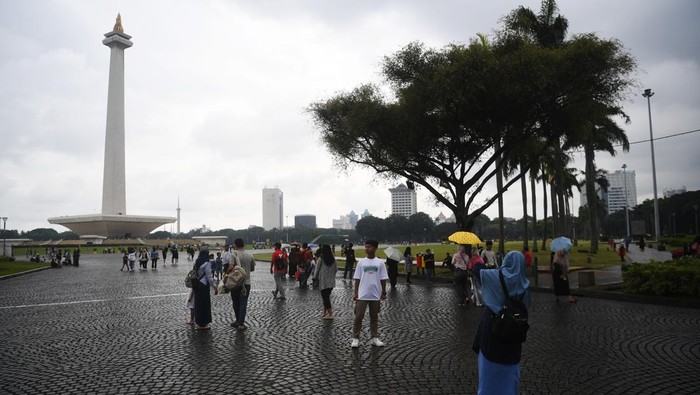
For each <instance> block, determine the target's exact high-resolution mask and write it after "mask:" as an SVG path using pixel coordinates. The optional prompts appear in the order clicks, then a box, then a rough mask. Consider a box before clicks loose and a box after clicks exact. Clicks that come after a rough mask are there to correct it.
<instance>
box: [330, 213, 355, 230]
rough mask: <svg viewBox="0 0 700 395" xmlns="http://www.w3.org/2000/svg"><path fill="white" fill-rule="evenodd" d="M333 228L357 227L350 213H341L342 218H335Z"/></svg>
mask: <svg viewBox="0 0 700 395" xmlns="http://www.w3.org/2000/svg"><path fill="white" fill-rule="evenodd" d="M333 229H355V227H354V226H352V224H351V223H350V216H349V215H341V216H340V218H338V219H334V220H333Z"/></svg>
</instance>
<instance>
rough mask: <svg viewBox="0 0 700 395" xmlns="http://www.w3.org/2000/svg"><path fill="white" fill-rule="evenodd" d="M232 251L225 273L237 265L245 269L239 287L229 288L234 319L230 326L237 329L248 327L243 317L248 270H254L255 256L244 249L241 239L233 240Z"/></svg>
mask: <svg viewBox="0 0 700 395" xmlns="http://www.w3.org/2000/svg"><path fill="white" fill-rule="evenodd" d="M233 246H234V251H233V253H232V260H231V264H230V265H229V266H228V269H227V271H226V274H229V273H230V272H232V271H233V269H234V268H235V267H236V266H237V265H241V267H242V268H243V269H244V270H245V273H246V275H245V281H244V282H243V286H242V287H240V288H234V289H232V290H231V303H232V304H233V314H234V316H235V317H236V320H235V321H234V322H233V323H231V326H232V327H233V328H235V329H237V330H239V331H244V330H246V329H248V327H247V326H246V325H245V317H246V314H247V312H248V298H249V297H250V272H252V271H253V270H254V267H255V258H253V256H252V255H251V254H250V253H249V252H246V251H245V243H244V242H243V239H236V240H234V241H233Z"/></svg>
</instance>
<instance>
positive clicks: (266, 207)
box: [262, 188, 284, 230]
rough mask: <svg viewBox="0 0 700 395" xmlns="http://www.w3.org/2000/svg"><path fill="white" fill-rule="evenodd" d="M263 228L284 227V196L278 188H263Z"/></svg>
mask: <svg viewBox="0 0 700 395" xmlns="http://www.w3.org/2000/svg"><path fill="white" fill-rule="evenodd" d="M262 200H263V228H265V230H271V229H274V228H277V229H282V227H283V225H284V222H283V220H284V195H283V194H282V191H280V189H279V188H263V191H262Z"/></svg>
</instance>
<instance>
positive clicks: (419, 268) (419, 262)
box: [416, 253, 425, 276]
mask: <svg viewBox="0 0 700 395" xmlns="http://www.w3.org/2000/svg"><path fill="white" fill-rule="evenodd" d="M416 276H425V269H424V265H423V254H421V253H418V254H416Z"/></svg>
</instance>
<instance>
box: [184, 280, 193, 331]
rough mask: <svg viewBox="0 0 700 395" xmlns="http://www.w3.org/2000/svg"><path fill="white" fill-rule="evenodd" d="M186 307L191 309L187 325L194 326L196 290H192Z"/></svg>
mask: <svg viewBox="0 0 700 395" xmlns="http://www.w3.org/2000/svg"><path fill="white" fill-rule="evenodd" d="M185 307H187V308H188V309H190V320H189V321H187V325H194V290H192V289H190V296H189V297H188V298H187V303H185Z"/></svg>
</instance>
